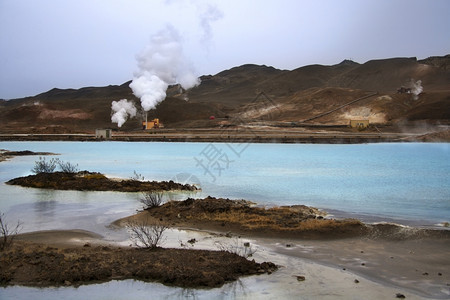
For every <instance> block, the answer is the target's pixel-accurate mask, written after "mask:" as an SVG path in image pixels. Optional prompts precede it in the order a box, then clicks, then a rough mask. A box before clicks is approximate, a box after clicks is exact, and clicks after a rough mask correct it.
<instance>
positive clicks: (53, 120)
mask: <svg viewBox="0 0 450 300" xmlns="http://www.w3.org/2000/svg"><path fill="white" fill-rule="evenodd" d="M449 66H450V55H446V56H441V57H430V58H427V59H424V60H417V59H416V58H390V59H380V60H371V61H368V62H366V63H364V64H359V63H356V62H353V61H349V60H345V61H343V62H341V63H339V64H337V65H333V66H323V65H310V66H305V67H300V68H297V69H295V70H291V71H288V70H278V69H275V68H273V67H268V66H258V65H243V66H239V67H235V68H231V69H229V70H225V71H222V72H220V73H218V74H215V75H207V76H202V77H201V79H202V82H201V84H200V85H199V86H197V87H195V88H193V89H191V90H189V91H180V88H179V87H178V86H172V87H170V88H169V90H168V91H167V94H168V97H167V98H166V100H165V101H163V102H162V103H160V104H159V105H158V106H157V107H156V109H154V110H152V111H150V112H149V114H148V117H149V118H153V117H158V118H159V119H160V120H161V121H162V122H163V123H164V125H165V126H166V127H168V128H170V127H183V128H184V127H211V126H219V125H224V124H226V123H227V120H228V119H230V118H234V117H238V118H239V119H245V120H247V121H248V122H251V121H258V120H264V121H266V122H269V121H270V122H280V121H281V122H302V121H304V120H306V119H309V118H311V117H313V116H316V115H318V114H321V113H323V112H327V111H330V110H333V109H335V108H339V107H340V106H342V105H344V104H345V103H348V102H349V101H352V100H354V99H357V98H359V97H361V96H363V95H367V94H369V93H370V92H378V94H377V95H376V96H373V97H370V98H367V99H365V100H363V101H360V102H357V103H354V104H352V105H349V106H345V107H343V108H342V109H339V110H337V111H335V112H333V113H332V114H329V115H327V116H326V117H321V118H317V119H315V120H314V122H313V123H319V124H347V123H348V121H349V119H355V118H356V119H357V118H369V119H370V120H371V123H379V124H385V123H389V124H392V123H393V124H395V123H397V124H398V123H405V122H415V121H425V122H427V123H433V124H436V123H439V124H448V122H449V120H450V108H449V107H450V106H449V105H448V103H449V101H450V67H449ZM419 80H420V82H419ZM415 84H416V85H419V84H420V85H421V87H422V89H423V90H422V92H421V93H420V94H418V95H417V96H415V95H413V94H410V93H402V94H399V93H397V89H399V88H400V87H402V86H403V87H405V88H412V87H414V85H415ZM128 85H129V82H126V83H124V84H122V85H120V86H107V87H86V88H81V89H65V90H61V89H56V88H55V89H52V90H50V91H48V92H45V93H42V94H39V95H36V96H33V97H26V98H22V99H13V100H9V101H1V102H0V133H7V132H27V133H30V132H31V133H33V132H36V133H39V132H45V133H71V132H92V131H93V130H94V129H95V128H115V127H116V125H115V124H112V123H111V121H110V116H111V102H112V101H114V100H120V99H123V98H126V99H131V100H133V101H135V102H136V103H137V104H138V103H139V100H138V99H136V97H134V96H133V94H132V91H131V89H130V88H129V86H128ZM419 91H420V90H419ZM261 92H263V94H261ZM186 99H189V100H188V101H186ZM138 106H139V105H138ZM212 115H213V116H215V117H216V120H215V121H213V122H210V120H209V117H210V116H212ZM141 121H142V114H138V117H136V118H135V119H132V120H129V121H128V122H127V123H125V125H124V126H123V127H122V128H121V130H124V131H132V130H140V128H141V124H140V122H141ZM270 122H269V124H270Z"/></svg>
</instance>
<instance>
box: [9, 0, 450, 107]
mask: <svg viewBox="0 0 450 300" xmlns="http://www.w3.org/2000/svg"><path fill="white" fill-rule="evenodd" d="M449 16H450V0H314V1H301V0H259V1H258V0H222V1H221V0H197V1H195V0H184V1H183V0H64V1H62V0H0V98H4V99H11V98H17V97H24V96H32V95H36V94H38V93H41V92H45V91H47V90H49V89H51V88H54V87H57V88H80V87H85V86H105V85H109V84H122V83H124V82H125V81H127V80H131V79H132V78H133V73H134V72H136V70H137V69H138V67H137V62H136V55H138V54H139V53H141V52H142V50H143V49H144V48H145V47H146V45H147V44H148V43H149V41H150V39H151V37H152V36H153V35H155V34H156V33H157V32H159V31H161V30H162V29H163V28H165V27H167V26H168V25H170V26H171V27H172V28H173V29H174V30H175V31H177V32H178V34H179V36H180V38H181V39H180V43H181V45H182V47H183V52H184V57H186V58H188V59H189V60H190V64H192V67H193V68H194V69H195V72H196V73H197V74H198V75H206V74H216V73H218V72H220V71H222V70H225V69H229V68H232V67H235V66H239V65H242V64H247V63H253V64H265V65H270V66H273V67H275V68H279V69H289V70H291V69H295V68H298V67H301V66H304V65H309V64H323V65H331V64H336V63H339V62H341V61H342V60H344V59H352V60H354V61H356V62H359V63H364V62H366V61H368V60H371V59H378V58H390V57H410V56H416V57H418V58H419V59H420V58H426V57H428V56H433V55H445V54H449V53H450V17H449Z"/></svg>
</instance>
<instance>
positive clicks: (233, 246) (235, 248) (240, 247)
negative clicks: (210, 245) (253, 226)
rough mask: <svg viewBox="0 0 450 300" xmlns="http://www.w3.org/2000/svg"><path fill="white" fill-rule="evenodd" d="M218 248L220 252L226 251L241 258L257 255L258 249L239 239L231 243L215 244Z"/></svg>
mask: <svg viewBox="0 0 450 300" xmlns="http://www.w3.org/2000/svg"><path fill="white" fill-rule="evenodd" d="M215 244H216V247H217V248H218V249H219V250H220V251H225V252H229V253H233V254H237V255H239V256H242V257H245V258H249V257H252V256H253V254H255V253H256V249H253V247H252V245H251V244H250V242H242V241H241V240H240V239H239V238H238V237H236V238H234V239H233V240H231V242H230V243H223V242H215Z"/></svg>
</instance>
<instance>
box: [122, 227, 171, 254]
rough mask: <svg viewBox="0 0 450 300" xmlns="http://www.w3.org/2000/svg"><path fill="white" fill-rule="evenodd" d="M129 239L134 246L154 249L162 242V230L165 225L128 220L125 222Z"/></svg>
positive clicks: (163, 238)
mask: <svg viewBox="0 0 450 300" xmlns="http://www.w3.org/2000/svg"><path fill="white" fill-rule="evenodd" d="M126 226H127V228H128V230H129V231H130V234H131V239H132V240H133V243H134V245H135V246H136V247H139V248H144V249H154V248H156V247H158V245H160V244H161V243H163V242H164V240H165V237H164V231H166V230H167V228H168V227H167V226H165V225H162V224H154V225H148V222H143V221H130V222H128V223H127V225H126Z"/></svg>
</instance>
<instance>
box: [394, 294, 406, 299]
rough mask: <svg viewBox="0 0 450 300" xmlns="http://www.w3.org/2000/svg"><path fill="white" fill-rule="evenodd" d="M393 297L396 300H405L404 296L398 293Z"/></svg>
mask: <svg viewBox="0 0 450 300" xmlns="http://www.w3.org/2000/svg"><path fill="white" fill-rule="evenodd" d="M395 297H396V298H399V299H405V298H406V296H405V295H403V294H400V293H397V294H395Z"/></svg>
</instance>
